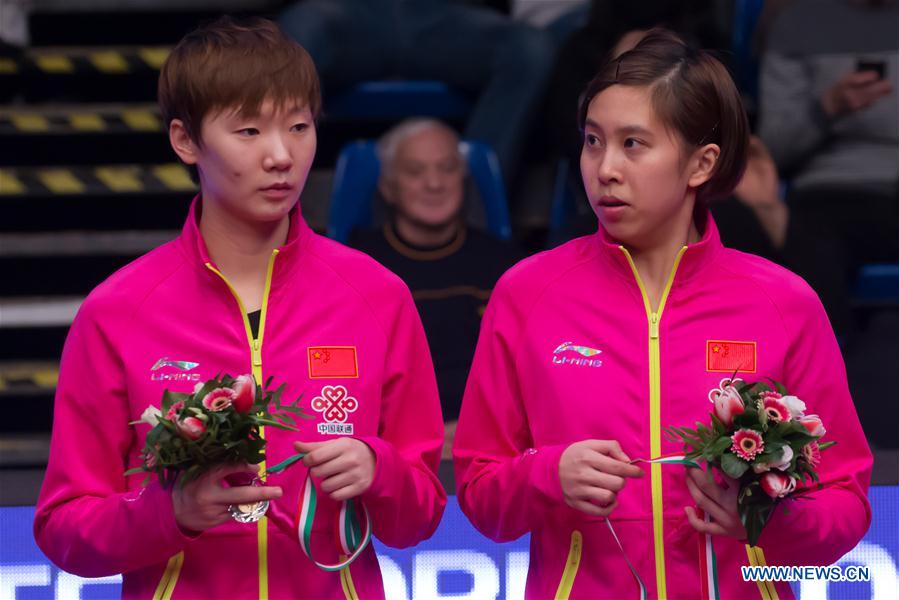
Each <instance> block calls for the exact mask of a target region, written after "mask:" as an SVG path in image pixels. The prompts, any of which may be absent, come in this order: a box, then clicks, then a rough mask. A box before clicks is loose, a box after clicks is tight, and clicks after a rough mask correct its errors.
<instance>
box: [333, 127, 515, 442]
mask: <svg viewBox="0 0 899 600" xmlns="http://www.w3.org/2000/svg"><path fill="white" fill-rule="evenodd" d="M378 158H379V159H380V161H381V178H380V180H379V183H378V189H379V191H380V193H381V196H382V197H383V198H384V200H385V202H386V204H387V207H388V212H389V218H388V219H387V222H386V223H385V224H384V226H383V228H382V229H380V230H375V231H356V232H354V234H353V235H352V236H351V238H350V245H351V246H353V247H355V248H358V249H360V250H362V251H364V252H366V253H368V254H369V255H370V256H372V257H374V258H375V259H376V260H378V261H379V262H380V263H381V264H383V265H384V266H385V267H387V268H388V269H390V270H391V271H393V272H394V273H396V274H397V275H399V276H400V277H401V278H402V279H403V280H404V281H405V282H406V284H407V285H408V286H409V288H410V289H411V290H412V297H413V298H414V299H415V304H416V306H417V307H418V311H419V314H420V315H421V320H422V323H423V324H424V328H425V333H426V334H427V337H428V344H429V345H430V348H431V355H432V357H433V360H434V368H435V370H436V372H437V385H438V387H439V389H440V401H441V404H442V406H443V418H444V420H445V421H446V423H447V431H446V438H445V441H444V444H445V446H444V450H445V452H444V457H447V458H448V457H449V449H450V448H451V447H452V441H453V433H454V431H455V427H456V420H457V419H458V418H459V407H460V405H461V403H462V392H463V390H464V387H465V381H466V378H467V377H468V370H469V367H470V366H471V359H472V357H473V356H474V348H475V344H476V343H477V339H478V331H479V328H480V321H481V315H482V314H483V312H484V308H485V307H486V304H487V300H488V298H489V297H490V292H491V290H492V289H493V286H494V284H495V283H496V280H497V279H498V278H499V276H500V275H502V274H503V272H504V271H505V270H506V269H508V268H509V267H510V266H512V265H513V264H514V263H515V262H516V261H517V260H518V259H519V258H521V256H520V255H519V253H518V251H517V250H516V249H515V248H514V247H513V246H512V245H511V244H509V243H507V242H503V241H501V240H498V239H494V238H492V237H490V236H489V235H487V234H485V233H483V232H481V231H478V230H476V229H472V228H469V227H467V226H466V223H465V217H464V208H465V207H464V202H463V197H464V186H465V175H466V168H465V160H464V158H463V157H462V155H461V154H460V152H459V138H458V137H457V135H456V133H455V132H454V131H453V130H452V129H450V128H449V127H447V126H446V125H444V124H443V123H441V122H440V121H435V120H431V119H410V120H407V121H404V122H402V123H400V124H399V125H397V126H396V127H394V128H393V129H391V130H390V131H389V132H387V133H386V134H385V135H384V137H383V138H381V140H380V141H379V143H378Z"/></svg>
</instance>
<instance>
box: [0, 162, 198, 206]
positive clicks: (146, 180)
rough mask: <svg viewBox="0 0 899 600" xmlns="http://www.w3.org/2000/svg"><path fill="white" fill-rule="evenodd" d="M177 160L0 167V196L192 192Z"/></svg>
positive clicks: (189, 182) (193, 188)
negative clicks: (157, 163) (153, 162)
mask: <svg viewBox="0 0 899 600" xmlns="http://www.w3.org/2000/svg"><path fill="white" fill-rule="evenodd" d="M196 189H197V187H196V185H195V184H194V182H193V181H192V180H191V178H190V173H189V172H188V170H187V168H186V167H185V166H184V165H182V164H180V163H167V164H161V165H106V166H97V167H15V168H0V198H3V197H13V196H48V195H50V196H81V195H85V194H92V195H110V194H145V193H172V192H194V191H196Z"/></svg>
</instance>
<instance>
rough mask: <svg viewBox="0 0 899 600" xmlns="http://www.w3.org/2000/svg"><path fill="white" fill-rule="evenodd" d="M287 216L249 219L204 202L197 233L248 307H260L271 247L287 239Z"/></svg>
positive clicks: (251, 308)
mask: <svg viewBox="0 0 899 600" xmlns="http://www.w3.org/2000/svg"><path fill="white" fill-rule="evenodd" d="M289 229H290V218H289V217H287V216H285V217H284V218H283V219H281V220H280V221H275V222H272V223H261V224H260V223H249V222H247V221H246V220H242V219H239V218H235V217H234V215H231V214H229V213H227V212H226V211H223V210H221V209H219V208H218V207H216V206H215V205H213V204H212V203H208V204H207V203H204V206H203V211H202V214H201V217H200V233H201V235H202V236H203V241H204V242H205V243H206V249H207V251H208V252H209V257H210V258H211V259H212V261H213V262H214V263H215V265H216V267H217V268H218V270H219V271H221V273H222V274H223V275H224V276H225V277H226V278H227V279H228V281H229V282H230V283H231V285H232V286H234V288H235V289H236V290H237V292H238V295H239V296H240V298H241V301H242V302H243V303H244V307H245V308H246V309H247V310H248V311H254V310H257V309H259V308H260V306H261V304H262V295H263V291H264V287H265V275H266V271H267V268H268V261H269V258H270V257H271V254H272V251H273V250H274V249H275V248H277V247H279V246H281V245H283V244H284V243H285V242H286V241H287V234H288V231H289Z"/></svg>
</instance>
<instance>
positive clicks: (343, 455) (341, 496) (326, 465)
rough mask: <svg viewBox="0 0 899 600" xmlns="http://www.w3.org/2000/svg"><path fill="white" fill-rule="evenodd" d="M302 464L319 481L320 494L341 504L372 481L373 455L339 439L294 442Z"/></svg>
mask: <svg viewBox="0 0 899 600" xmlns="http://www.w3.org/2000/svg"><path fill="white" fill-rule="evenodd" d="M293 446H294V448H295V449H296V451H297V452H305V453H306V456H305V457H303V464H304V465H306V468H308V469H309V473H310V474H311V475H312V476H313V477H314V478H316V479H319V480H321V490H322V491H323V492H325V493H327V494H328V495H329V496H330V497H331V498H332V499H333V500H336V501H337V502H342V501H344V500H349V499H350V498H355V497H356V496H359V495H361V494H364V493H365V492H366V491H368V488H370V487H371V483H372V481H374V478H375V453H374V452H372V450H371V448H369V447H368V444H366V443H365V442H362V441H359V440H357V439H355V438H349V437H342V438H339V439H336V440H329V441H327V442H294V444H293Z"/></svg>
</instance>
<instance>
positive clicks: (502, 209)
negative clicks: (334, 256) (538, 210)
mask: <svg viewBox="0 0 899 600" xmlns="http://www.w3.org/2000/svg"><path fill="white" fill-rule="evenodd" d="M461 149H462V154H463V155H464V156H465V158H466V160H467V162H468V173H469V175H470V176H471V178H472V180H473V181H474V184H475V186H476V187H477V190H478V194H479V195H480V197H481V201H482V202H483V204H484V213H485V216H486V220H487V231H488V232H489V233H490V234H492V235H494V236H496V237H498V238H500V239H503V240H508V239H511V237H512V223H511V219H510V218H509V207H508V203H507V201H506V188H505V185H504V184H503V178H502V173H501V171H500V167H499V161H498V160H497V158H496V154H495V153H494V152H493V150H492V149H491V148H490V147H489V146H487V145H486V144H483V143H481V142H474V141H463V142H462V148H461ZM380 171H381V166H380V164H379V163H378V157H377V155H376V154H375V143H374V142H372V141H357V142H351V143H349V144H347V145H346V146H344V148H343V150H341V152H340V156H339V157H338V158H337V168H336V170H335V171H334V185H333V187H332V189H331V207H330V210H329V214H328V226H327V234H328V237H330V238H333V239H335V240H337V241H339V242H344V243H345V242H346V241H347V240H348V239H349V236H350V232H351V231H352V230H353V229H354V228H356V227H366V226H371V225H372V200H373V198H374V193H375V189H376V188H377V184H378V175H379V174H380Z"/></svg>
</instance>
